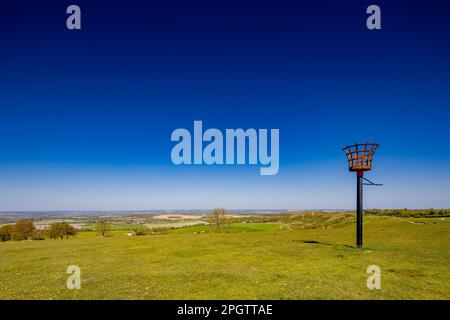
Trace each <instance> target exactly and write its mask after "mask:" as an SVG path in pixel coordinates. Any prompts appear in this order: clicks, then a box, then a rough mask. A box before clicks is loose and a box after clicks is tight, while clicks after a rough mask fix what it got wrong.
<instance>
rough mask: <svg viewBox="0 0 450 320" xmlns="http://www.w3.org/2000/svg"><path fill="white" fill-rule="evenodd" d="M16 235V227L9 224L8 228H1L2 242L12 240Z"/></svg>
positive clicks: (0, 239)
mask: <svg viewBox="0 0 450 320" xmlns="http://www.w3.org/2000/svg"><path fill="white" fill-rule="evenodd" d="M13 234H14V225H12V224H8V225H6V226H3V227H0V241H9V240H11V238H12V236H13Z"/></svg>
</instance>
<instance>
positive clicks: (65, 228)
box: [0, 220, 77, 241]
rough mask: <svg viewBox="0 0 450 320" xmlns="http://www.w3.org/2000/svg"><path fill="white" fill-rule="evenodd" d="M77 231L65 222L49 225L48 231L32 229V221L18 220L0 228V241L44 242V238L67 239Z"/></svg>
mask: <svg viewBox="0 0 450 320" xmlns="http://www.w3.org/2000/svg"><path fill="white" fill-rule="evenodd" d="M76 233H77V230H76V229H75V228H74V227H73V226H71V225H70V224H68V223H66V222H58V223H54V224H52V225H50V228H49V229H46V230H39V229H36V228H35V227H34V224H33V221H30V220H20V221H17V222H16V223H15V224H8V225H5V226H2V227H0V241H10V240H14V241H21V240H28V239H31V240H44V239H45V238H50V239H57V238H61V239H64V237H65V238H66V239H68V238H69V237H70V236H74V235H76Z"/></svg>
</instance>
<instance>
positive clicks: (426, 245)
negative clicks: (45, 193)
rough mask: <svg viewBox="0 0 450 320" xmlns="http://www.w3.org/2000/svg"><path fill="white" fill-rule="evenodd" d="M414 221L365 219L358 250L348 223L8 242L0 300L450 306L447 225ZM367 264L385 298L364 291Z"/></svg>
mask: <svg viewBox="0 0 450 320" xmlns="http://www.w3.org/2000/svg"><path fill="white" fill-rule="evenodd" d="M415 221H416V220H414V218H402V219H399V218H394V217H375V216H369V217H367V218H366V219H365V224H364V231H365V248H364V249H362V250H359V249H357V248H355V247H354V246H353V243H354V238H355V232H354V229H355V226H354V224H342V225H340V227H338V228H331V229H330V228H328V229H325V228H317V229H304V230H303V229H288V228H284V227H283V228H282V229H280V225H277V224H258V223H257V224H250V223H249V224H237V225H233V226H230V227H229V228H230V230H232V231H233V232H224V233H216V232H205V233H194V232H198V231H193V230H196V229H195V228H206V226H201V227H186V228H181V229H176V232H174V231H175V230H172V231H171V233H170V234H167V235H158V236H141V237H127V236H126V235H124V233H123V232H113V234H112V236H111V237H108V238H96V237H95V233H94V232H90V233H81V234H79V235H78V236H77V237H76V238H75V239H71V240H44V241H21V242H5V243H0V299H449V298H450V271H449V268H448V266H449V262H450V250H449V246H450V220H449V219H448V218H445V219H444V218H442V219H441V218H439V219H436V218H434V219H420V222H424V223H419V224H418V223H414V222H415ZM236 229H240V230H236ZM199 230H203V229H199ZM188 231H189V232H188ZM238 231H242V232H238ZM246 231H255V232H246ZM69 265H79V266H80V268H81V278H82V287H81V289H80V290H68V289H67V288H66V280H67V277H68V275H67V274H66V269H67V267H68V266H69ZM369 265H378V266H379V267H380V268H381V272H382V289H381V290H369V289H367V287H366V279H367V274H366V268H367V267H368V266H369Z"/></svg>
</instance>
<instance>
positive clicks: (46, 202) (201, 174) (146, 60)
mask: <svg viewBox="0 0 450 320" xmlns="http://www.w3.org/2000/svg"><path fill="white" fill-rule="evenodd" d="M12 3H13V4H12ZM70 4H77V5H79V6H80V7H81V10H82V30H80V31H69V30H67V29H66V27H65V22H66V17H67V14H66V8H67V6H68V5H70ZM369 4H378V5H379V6H380V7H381V10H382V30H377V31H370V30H368V29H367V28H366V26H365V21H366V17H367V14H366V13H365V11H366V8H367V6H368V5H369ZM449 14H450V5H449V4H448V3H447V2H446V1H425V0H423V1H410V0H409V1H406V0H404V1H398V0H395V1H393V0H391V1H362V0H355V1H318V0H317V1H308V2H306V1H279V0H277V1H275V0H274V1H246V0H240V1H231V0H228V1H143V0H142V1H137V0H128V1H79V0H76V1H75V0H74V1H48V0H44V1H31V0H30V1H22V0H17V1H14V2H11V3H7V4H6V3H5V4H2V17H1V20H0V21H1V22H0V23H1V30H0V35H1V37H2V42H1V50H0V59H1V75H2V76H1V78H0V81H1V88H2V89H1V95H0V150H1V153H0V154H1V156H0V210H3V211H5V210H58V209H159V208H162V209H169V208H178V209H189V208H211V207H216V206H224V207H226V208H352V207H353V206H354V197H355V195H354V191H355V190H354V182H355V181H354V179H355V178H354V175H352V174H350V173H348V172H347V171H346V161H345V157H344V154H343V153H342V150H341V148H342V147H343V146H344V145H346V144H349V143H353V142H356V141H366V140H370V141H372V140H373V141H376V142H378V143H380V145H381V147H380V149H379V152H378V153H377V155H376V160H375V164H374V170H373V171H372V172H370V173H369V174H368V175H367V176H368V177H369V178H371V179H372V180H374V181H376V182H382V183H384V184H385V186H384V187H382V188H371V189H369V190H367V192H366V207H378V208H384V207H402V208H404V207H408V208H416V207H417V208H427V207H450V183H449V180H450V142H449V139H450V126H449V123H450V121H449V120H450V41H449V39H450V25H449V19H448V16H449ZM194 120H203V124H204V126H205V127H207V128H209V127H215V128H219V129H222V130H225V129H226V128H244V129H245V128H269V129H270V128H279V129H280V172H279V174H278V175H276V176H260V175H259V166H244V167H237V166H222V167H220V166H216V167H207V166H197V167H194V166H191V167H188V166H184V167H176V166H175V165H173V164H172V162H171V159H170V151H171V148H172V147H173V145H174V143H172V142H171V141H170V134H171V132H172V131H173V130H174V129H176V128H180V127H185V128H188V129H190V130H192V126H193V121H194Z"/></svg>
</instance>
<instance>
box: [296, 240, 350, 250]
mask: <svg viewBox="0 0 450 320" xmlns="http://www.w3.org/2000/svg"><path fill="white" fill-rule="evenodd" d="M292 241H293V242H300V243H305V244H320V245H322V246H331V247H343V248H351V249H356V248H358V247H357V246H351V245H348V244H335V243H326V242H320V241H316V240H292Z"/></svg>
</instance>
